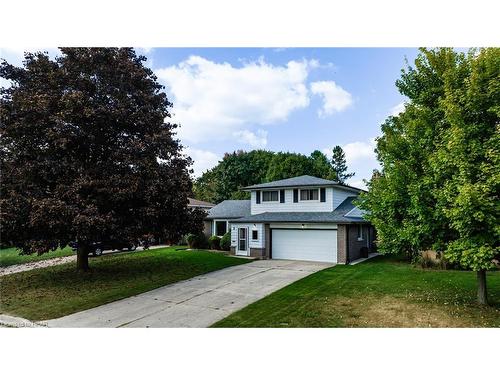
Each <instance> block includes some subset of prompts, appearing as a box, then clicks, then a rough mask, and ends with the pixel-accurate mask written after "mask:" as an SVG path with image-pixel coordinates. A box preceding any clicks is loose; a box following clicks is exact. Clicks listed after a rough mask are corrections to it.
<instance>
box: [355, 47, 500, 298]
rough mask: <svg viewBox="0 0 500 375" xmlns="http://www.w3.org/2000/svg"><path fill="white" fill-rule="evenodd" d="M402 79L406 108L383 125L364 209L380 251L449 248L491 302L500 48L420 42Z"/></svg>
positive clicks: (497, 206)
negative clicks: (377, 167) (434, 45)
mask: <svg viewBox="0 0 500 375" xmlns="http://www.w3.org/2000/svg"><path fill="white" fill-rule="evenodd" d="M396 85H397V87H398V89H399V91H400V92H401V94H403V95H405V96H406V97H407V100H406V103H405V109H404V111H403V112H401V113H400V114H399V115H397V116H391V117H389V118H388V119H387V120H386V121H385V123H384V124H383V125H382V136H381V137H379V138H378V140H377V148H376V152H377V156H378V160H379V161H380V163H381V165H382V170H381V171H376V172H375V173H374V174H373V177H372V179H371V181H369V182H368V187H369V192H368V193H366V194H362V195H361V198H360V206H361V207H362V208H364V209H366V210H368V211H369V214H368V217H367V218H368V219H369V220H370V221H371V222H372V223H373V224H374V225H375V227H376V229H377V234H378V247H379V249H380V251H381V252H384V253H406V254H408V255H409V256H410V258H413V259H415V258H417V257H418V256H419V254H420V253H421V252H422V251H426V250H433V251H439V252H443V257H444V260H446V261H447V262H450V263H452V264H456V265H459V266H460V267H462V268H465V269H470V270H473V271H476V272H477V280H478V301H479V303H481V304H486V303H487V290H486V271H487V270H490V269H493V268H494V267H495V264H494V261H495V260H499V259H500V225H499V218H500V197H499V192H500V168H499V166H500V119H499V115H500V49H499V48H484V49H472V50H470V51H469V52H468V53H467V54H464V53H457V52H455V51H453V50H452V49H449V48H440V49H435V50H428V49H421V53H420V54H419V56H418V57H417V59H416V60H415V66H414V67H412V66H409V67H408V68H407V69H406V70H403V72H402V75H401V78H400V79H399V80H398V81H397V82H396Z"/></svg>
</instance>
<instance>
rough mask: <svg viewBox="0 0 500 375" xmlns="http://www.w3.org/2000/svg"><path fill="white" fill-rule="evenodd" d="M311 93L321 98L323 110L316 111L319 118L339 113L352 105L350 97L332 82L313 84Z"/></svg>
mask: <svg viewBox="0 0 500 375" xmlns="http://www.w3.org/2000/svg"><path fill="white" fill-rule="evenodd" d="M311 92H312V93H313V94H316V95H320V96H321V97H322V98H323V108H322V109H320V110H319V111H318V116H319V117H325V116H329V115H332V114H334V113H335V112H341V111H343V110H345V109H346V108H348V107H349V106H350V105H351V104H352V95H351V94H350V93H348V92H347V91H346V90H344V89H343V88H342V87H340V86H338V85H337V84H336V83H335V82H333V81H316V82H313V83H311Z"/></svg>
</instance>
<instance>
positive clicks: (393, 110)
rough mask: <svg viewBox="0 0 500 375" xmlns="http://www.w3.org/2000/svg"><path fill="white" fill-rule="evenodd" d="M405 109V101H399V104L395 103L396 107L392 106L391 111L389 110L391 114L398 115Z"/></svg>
mask: <svg viewBox="0 0 500 375" xmlns="http://www.w3.org/2000/svg"><path fill="white" fill-rule="evenodd" d="M404 110H405V103H404V102H402V103H399V104H398V105H395V106H394V107H392V108H391V111H390V112H389V115H390V116H397V115H399V114H400V113H401V112H404Z"/></svg>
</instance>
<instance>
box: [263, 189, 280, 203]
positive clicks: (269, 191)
mask: <svg viewBox="0 0 500 375" xmlns="http://www.w3.org/2000/svg"><path fill="white" fill-rule="evenodd" d="M273 191H275V192H277V193H278V199H277V200H275V201H265V200H264V193H269V194H270V193H272V192H273ZM279 201H280V191H279V190H266V191H265V192H264V191H262V194H261V196H260V203H279Z"/></svg>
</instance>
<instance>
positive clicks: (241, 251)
mask: <svg viewBox="0 0 500 375" xmlns="http://www.w3.org/2000/svg"><path fill="white" fill-rule="evenodd" d="M241 229H245V231H246V239H245V247H246V249H245V250H240V230H241ZM237 230H238V233H237V235H236V255H244V256H248V255H249V250H250V244H249V237H250V236H249V232H250V231H249V229H248V227H243V226H242V227H237Z"/></svg>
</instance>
